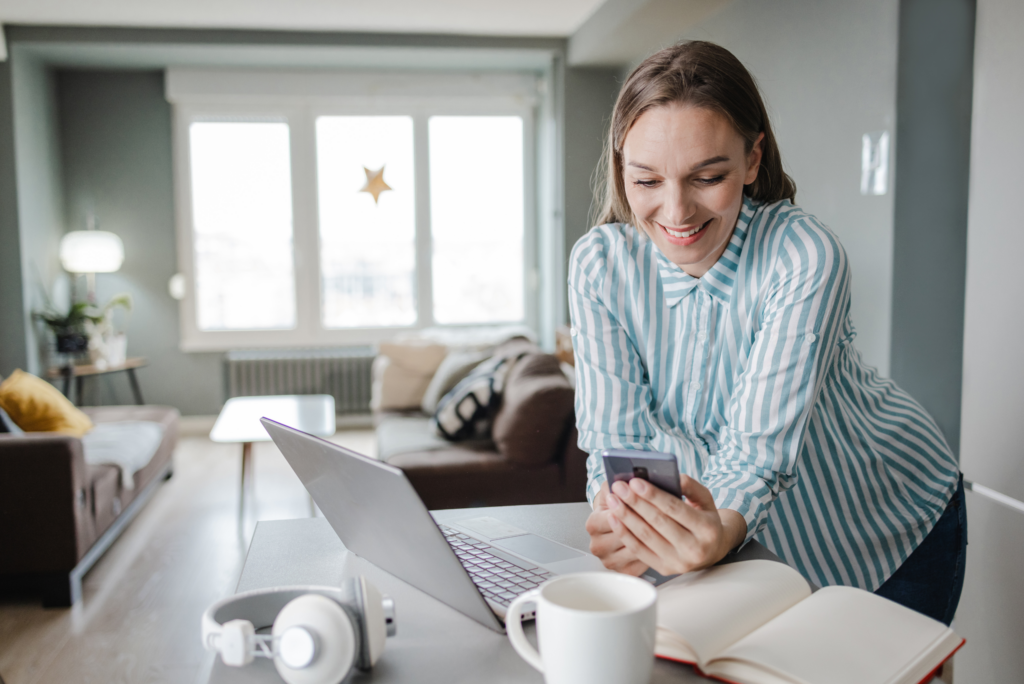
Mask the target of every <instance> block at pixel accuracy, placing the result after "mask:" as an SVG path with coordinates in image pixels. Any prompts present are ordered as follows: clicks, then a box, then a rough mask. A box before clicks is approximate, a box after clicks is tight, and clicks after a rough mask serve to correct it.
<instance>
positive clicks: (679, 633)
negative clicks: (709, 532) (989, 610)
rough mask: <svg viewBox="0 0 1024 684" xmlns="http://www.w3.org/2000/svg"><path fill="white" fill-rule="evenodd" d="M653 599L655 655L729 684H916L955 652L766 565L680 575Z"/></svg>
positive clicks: (874, 599)
mask: <svg viewBox="0 0 1024 684" xmlns="http://www.w3.org/2000/svg"><path fill="white" fill-rule="evenodd" d="M658 591H659V598H658V632H657V644H656V647H655V654H656V655H657V656H658V657H659V658H664V659H667V660H675V661H679V662H683V663H690V664H692V665H694V667H695V668H696V669H697V671H698V672H699V673H700V674H703V675H705V676H708V677H714V678H716V679H721V680H723V681H727V682H735V683H736V684H820V683H822V682H828V683H829V684H918V683H919V682H922V681H925V680H926V679H927V678H928V677H930V676H931V675H932V674H933V673H934V672H935V671H936V670H937V669H938V668H939V667H940V666H941V665H942V663H944V662H945V661H946V660H947V659H948V658H949V657H950V656H951V655H953V653H955V652H956V651H957V649H959V648H960V647H961V646H962V645H963V644H964V639H963V638H961V637H960V636H958V635H957V634H956V633H955V632H954V631H953V630H952V629H950V628H949V627H947V626H946V625H944V624H942V623H941V622H938V621H936V620H933V619H931V618H929V617H926V616H924V615H921V614H920V613H917V612H915V611H913V610H910V609H909V608H906V607H904V606H901V605H899V604H897V603H894V602H892V601H889V600H888V599H884V598H882V597H880V596H876V595H875V594H872V593H871V592H868V591H864V590H862V589H854V588H852V587H826V588H824V589H820V590H818V591H816V592H814V593H813V594H812V593H811V588H810V586H809V585H808V584H807V581H806V580H805V579H804V578H803V577H802V576H801V575H800V573H798V572H797V571H796V570H793V569H792V568H790V567H789V566H787V565H784V564H782V563H774V562H771V561H764V560H753V561H744V562H738V563H731V564H729V565H721V566H716V567H713V568H709V569H707V570H701V571H698V572H693V573H688V574H686V575H681V576H679V577H677V578H675V579H673V580H671V581H669V582H667V583H665V584H663V585H662V586H661V587H659V588H658Z"/></svg>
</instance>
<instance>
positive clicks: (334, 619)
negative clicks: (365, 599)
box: [273, 594, 359, 684]
mask: <svg viewBox="0 0 1024 684" xmlns="http://www.w3.org/2000/svg"><path fill="white" fill-rule="evenodd" d="M292 627H301V628H303V629H305V630H306V631H308V632H309V633H310V634H311V635H312V636H313V640H314V642H315V649H314V651H315V652H314V655H313V659H312V662H310V663H309V665H307V666H305V667H303V668H300V669H292V668H291V667H289V666H288V665H287V664H286V663H285V662H284V660H283V659H282V658H281V657H280V656H279V655H278V654H277V653H275V655H274V667H276V668H277V673H278V674H279V675H281V679H283V680H284V681H285V682H287V683H288V684H338V682H340V681H341V680H342V679H344V678H345V676H346V675H348V673H349V671H350V670H351V669H352V665H353V664H354V663H355V661H356V658H357V656H358V651H359V635H358V634H357V633H356V627H355V626H354V625H353V624H352V619H351V618H350V617H349V616H348V614H347V613H346V612H345V609H344V608H342V607H341V606H340V605H339V604H338V603H337V602H336V601H332V600H331V599H329V598H327V597H326V596H321V595H319V594H306V595H304V596H300V597H298V598H296V599H294V600H292V601H291V602H289V603H288V605H286V606H285V607H284V608H282V609H281V612H280V613H278V615H277V618H276V619H275V620H274V629H273V636H274V637H275V642H277V641H278V640H279V638H280V637H281V636H282V635H283V634H284V633H285V632H286V631H288V630H289V629H291V628H292Z"/></svg>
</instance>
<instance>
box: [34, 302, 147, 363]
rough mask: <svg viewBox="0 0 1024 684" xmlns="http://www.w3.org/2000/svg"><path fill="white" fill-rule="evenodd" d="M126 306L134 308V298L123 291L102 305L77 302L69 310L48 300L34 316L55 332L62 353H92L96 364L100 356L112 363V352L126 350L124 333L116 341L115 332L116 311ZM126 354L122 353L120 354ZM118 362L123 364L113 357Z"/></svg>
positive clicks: (127, 309) (125, 308) (126, 307)
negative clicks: (108, 352) (44, 308)
mask: <svg viewBox="0 0 1024 684" xmlns="http://www.w3.org/2000/svg"><path fill="white" fill-rule="evenodd" d="M118 307H120V308H123V309H124V310H125V311H131V308H132V298H131V296H130V295H128V294H120V295H116V296H114V297H112V298H111V300H110V301H109V302H107V303H106V305H104V306H103V307H102V308H99V307H96V306H95V305H93V304H90V303H89V302H75V303H74V304H72V305H71V307H70V308H69V309H68V310H67V312H61V311H58V310H57V309H56V308H55V307H54V306H53V305H52V304H49V303H48V306H47V308H46V310H45V311H41V312H36V314H35V316H36V317H37V318H38V319H39V320H41V321H43V322H44V323H45V324H46V325H47V327H49V328H50V330H52V331H53V334H54V337H56V339H57V351H58V352H60V353H62V354H81V353H84V352H85V351H89V352H90V356H91V357H93V358H92V360H93V362H94V363H95V362H96V361H97V358H99V359H103V360H104V365H106V364H110V363H111V362H112V359H111V358H110V356H111V355H110V354H106V353H104V352H105V351H107V350H110V349H111V346H114V347H116V348H115V349H112V350H111V351H119V350H120V351H123V348H124V344H123V342H124V340H123V338H124V335H123V333H122V334H121V335H120V339H119V340H117V341H114V340H115V339H116V338H117V337H118V336H117V335H116V334H115V333H114V328H113V312H114V310H115V309H116V308H118ZM94 349H95V350H99V351H98V353H93V350H94ZM123 355H124V354H123V353H121V354H120V356H123ZM113 361H114V362H115V363H123V362H124V359H123V358H121V359H120V361H117V360H116V359H113Z"/></svg>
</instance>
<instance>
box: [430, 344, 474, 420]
mask: <svg viewBox="0 0 1024 684" xmlns="http://www.w3.org/2000/svg"><path fill="white" fill-rule="evenodd" d="M490 355H491V353H490V351H489V350H480V349H453V350H452V351H450V352H448V356H446V357H444V361H442V362H441V365H440V366H438V367H437V371H435V372H434V377H433V378H431V379H430V384H429V385H427V389H426V391H425V392H424V393H423V400H422V401H421V402H420V408H421V409H422V411H423V412H424V413H425V414H427V415H428V416H432V415H434V413H435V412H436V411H437V405H438V403H439V402H440V401H441V397H443V396H444V395H446V394H448V393H449V392H451V391H452V390H453V389H455V386H456V385H458V384H459V383H460V382H462V380H463V379H464V378H465V377H466V376H467V375H469V373H470V371H472V370H473V369H474V368H476V367H477V366H479V365H480V364H481V363H482V362H483V361H484V360H485V359H486V358H487V357H489V356H490Z"/></svg>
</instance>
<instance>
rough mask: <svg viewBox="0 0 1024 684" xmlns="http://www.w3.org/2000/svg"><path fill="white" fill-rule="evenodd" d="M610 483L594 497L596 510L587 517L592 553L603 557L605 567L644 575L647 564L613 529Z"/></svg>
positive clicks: (628, 573)
mask: <svg viewBox="0 0 1024 684" xmlns="http://www.w3.org/2000/svg"><path fill="white" fill-rule="evenodd" d="M607 497H608V483H607V482H605V483H604V484H602V485H601V489H600V490H599V491H598V492H597V496H595V497H594V512H593V513H591V514H590V517H589V518H587V534H589V535H590V553H592V554H594V555H595V556H597V557H598V558H600V559H601V562H602V563H604V567H606V568H608V569H609V570H614V571H616V572H621V573H625V574H627V575H642V574H643V573H644V572H645V571H646V570H647V565H646V564H645V563H643V562H642V561H640V560H638V559H637V557H636V556H635V555H633V552H632V551H630V550H629V549H627V548H626V545H625V544H623V543H622V541H621V540H620V539H619V536H618V535H617V534H616V533H615V532H613V531H612V526H611V521H610V520H609V518H610V517H611V513H609V512H608V505H607Z"/></svg>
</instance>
